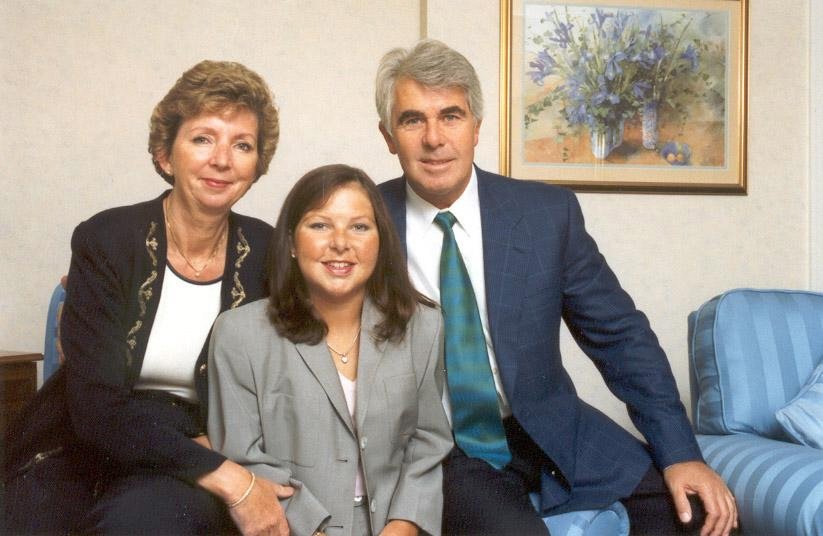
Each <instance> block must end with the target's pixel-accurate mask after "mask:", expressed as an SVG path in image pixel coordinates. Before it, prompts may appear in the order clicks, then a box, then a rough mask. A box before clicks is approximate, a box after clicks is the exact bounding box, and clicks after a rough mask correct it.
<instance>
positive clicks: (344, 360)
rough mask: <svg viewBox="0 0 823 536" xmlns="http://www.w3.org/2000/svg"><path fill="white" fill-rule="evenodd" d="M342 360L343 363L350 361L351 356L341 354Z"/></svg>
mask: <svg viewBox="0 0 823 536" xmlns="http://www.w3.org/2000/svg"><path fill="white" fill-rule="evenodd" d="M340 361H342V362H343V364H344V365H345V364H346V363H348V362H349V356H347V355H343V356H340Z"/></svg>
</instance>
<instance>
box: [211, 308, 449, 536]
mask: <svg viewBox="0 0 823 536" xmlns="http://www.w3.org/2000/svg"><path fill="white" fill-rule="evenodd" d="M267 303H268V302H267V300H259V301H256V302H254V303H251V304H248V305H246V306H243V307H239V308H237V309H234V310H232V311H227V312H226V313H224V314H222V315H220V316H219V317H218V319H217V321H216V322H215V325H214V330H213V334H212V340H211V348H210V352H209V363H210V364H209V407H210V411H209V423H208V427H209V438H210V439H211V442H212V446H213V448H214V449H216V450H218V451H220V452H221V453H223V454H224V455H225V456H227V457H228V458H230V459H232V460H235V461H236V462H238V463H240V464H242V465H244V466H246V467H248V468H249V470H251V471H253V472H254V473H256V474H257V475H258V476H260V477H264V478H267V479H269V480H272V481H274V482H278V483H280V484H287V483H289V484H291V485H292V486H294V487H295V488H296V493H295V494H294V495H293V496H292V497H291V498H290V499H288V500H286V501H283V506H284V507H285V508H286V517H287V519H288V522H289V527H290V529H291V533H292V534H293V535H295V536H301V535H303V534H311V533H312V532H313V531H315V530H317V528H318V527H319V526H320V525H321V524H322V523H323V522H324V521H328V524H327V528H326V532H327V534H329V536H332V535H346V536H348V535H349V534H351V527H352V517H353V510H354V509H353V503H352V501H353V498H354V483H355V477H356V474H357V462H358V459H362V463H363V470H364V473H365V481H366V482H365V484H366V489H367V491H368V497H369V500H370V503H369V509H370V514H371V528H372V533H373V534H378V533H379V532H380V530H382V528H383V527H384V526H385V524H386V523H387V522H388V521H389V520H391V519H406V520H409V521H412V522H414V523H416V524H417V525H418V526H419V527H420V528H421V529H422V530H423V531H425V532H427V533H429V534H439V533H440V521H441V515H442V512H441V511H442V503H443V495H442V471H441V466H440V462H441V461H442V459H443V458H444V457H445V456H446V454H447V453H448V452H449V450H450V449H451V447H452V439H451V437H452V436H451V431H450V429H449V425H448V422H447V420H446V416H445V413H444V411H443V406H442V404H441V397H442V390H443V381H444V379H443V363H442V360H443V330H442V318H441V314H440V311H439V310H437V309H430V308H427V307H424V306H420V307H419V308H418V311H417V313H416V314H415V315H414V316H413V318H412V319H411V321H410V322H409V326H408V328H407V331H406V336H405V337H404V339H403V340H402V341H401V342H399V343H392V342H383V343H376V342H375V339H374V337H373V335H372V328H373V326H374V325H375V324H376V323H377V322H378V321H379V320H380V318H381V317H380V313H379V311H377V309H376V308H375V307H374V306H373V305H372V304H371V303H370V302H369V301H368V300H366V303H365V304H364V306H363V321H362V325H363V333H362V336H361V339H360V357H359V360H360V361H359V364H358V375H357V396H356V404H355V405H356V412H355V422H352V419H351V417H350V415H349V411H348V408H347V406H346V401H345V398H344V395H343V388H342V387H341V385H340V379H339V377H338V375H337V370H336V369H335V367H334V364H333V363H332V361H331V357H330V355H329V352H328V350H327V349H326V346H325V345H324V344H322V343H321V344H318V345H314V346H311V345H307V344H294V343H292V342H290V341H289V340H287V339H285V338H283V337H280V336H279V335H278V334H277V332H276V330H275V329H274V327H273V326H272V325H271V323H270V322H269V319H268V317H267V315H266V306H267Z"/></svg>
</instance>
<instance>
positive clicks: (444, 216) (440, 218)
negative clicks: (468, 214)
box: [434, 211, 457, 232]
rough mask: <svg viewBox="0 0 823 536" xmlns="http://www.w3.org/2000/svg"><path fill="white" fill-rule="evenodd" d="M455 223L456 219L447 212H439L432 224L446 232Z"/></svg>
mask: <svg viewBox="0 0 823 536" xmlns="http://www.w3.org/2000/svg"><path fill="white" fill-rule="evenodd" d="M456 221H457V218H455V217H454V214H452V213H451V212H449V211H446V212H439V213H438V214H437V216H435V217H434V223H436V224H437V225H439V226H440V228H441V229H443V230H444V231H446V232H448V231H449V229H451V228H452V226H454V222H456Z"/></svg>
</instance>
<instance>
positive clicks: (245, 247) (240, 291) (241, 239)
mask: <svg viewBox="0 0 823 536" xmlns="http://www.w3.org/2000/svg"><path fill="white" fill-rule="evenodd" d="M237 240H238V242H237V253H238V254H239V257H237V260H236V261H234V268H235V270H234V277H233V280H234V286H233V287H232V289H231V297H232V299H233V300H234V301H232V302H231V308H232V309H234V308H235V307H237V306H238V305H240V304H241V303H243V300H245V299H246V289H245V288H243V284H242V283H241V282H240V267H241V266H242V265H243V261H245V260H246V257H248V256H249V253H251V246H250V245H249V242H248V240H246V237H245V236H244V235H243V228H242V227H238V228H237Z"/></svg>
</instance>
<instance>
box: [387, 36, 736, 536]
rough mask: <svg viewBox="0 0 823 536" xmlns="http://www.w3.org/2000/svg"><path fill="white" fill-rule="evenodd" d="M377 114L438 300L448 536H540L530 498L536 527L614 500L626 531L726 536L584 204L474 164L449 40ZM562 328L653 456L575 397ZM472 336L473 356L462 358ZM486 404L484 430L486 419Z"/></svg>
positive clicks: (412, 264) (644, 332) (391, 186)
mask: <svg viewBox="0 0 823 536" xmlns="http://www.w3.org/2000/svg"><path fill="white" fill-rule="evenodd" d="M376 104H377V109H378V114H379V115H380V131H381V133H382V134H383V136H384V138H385V140H386V143H387V144H388V148H389V151H390V152H391V153H392V154H396V155H397V156H398V158H399V160H400V165H401V167H402V168H403V177H401V178H398V179H395V180H392V181H388V182H386V183H383V184H381V185H380V187H381V191H382V193H383V196H384V198H385V199H386V202H387V204H388V206H389V210H390V211H391V212H392V215H393V217H394V219H395V223H396V224H397V228H398V232H399V234H400V237H401V239H402V240H404V242H405V244H406V250H407V255H408V266H409V271H410V273H411V276H412V280H413V282H414V283H415V285H416V286H417V287H418V289H419V290H420V291H421V292H423V293H424V294H427V295H428V296H430V297H432V298H433V299H439V300H440V301H441V305H442V307H443V314H444V318H445V323H446V330H445V331H446V369H447V392H446V393H445V394H444V405H445V406H446V410H447V414H449V415H450V416H451V423H452V428H453V431H454V434H455V442H456V446H455V449H454V450H453V451H452V453H451V454H450V455H449V457H448V458H447V459H446V461H445V462H444V492H445V505H444V521H443V523H444V525H443V530H444V533H446V534H494V535H499V534H540V533H542V534H546V532H547V530H546V528H545V526H544V525H543V523H542V521H541V519H540V515H539V514H538V513H537V512H536V511H535V509H534V508H533V507H532V505H531V503H530V502H529V498H528V494H529V492H532V491H537V492H539V496H540V513H541V514H542V515H547V514H556V513H562V512H567V511H573V510H583V509H589V508H598V507H605V506H607V505H609V504H611V503H612V502H614V501H616V500H621V501H622V502H623V503H624V505H625V506H626V507H627V510H628V512H629V517H630V520H631V524H632V533H633V534H654V535H661V534H670V533H673V532H675V531H679V530H681V529H682V528H683V525H682V524H681V523H686V524H687V528H691V529H692V530H693V531H694V532H695V533H697V532H700V533H701V534H703V535H704V536H705V535H708V534H712V535H720V534H728V533H729V532H730V531H731V530H732V528H733V527H736V525H737V513H736V507H735V504H734V498H733V497H732V495H731V493H730V492H729V490H728V488H727V487H726V486H725V484H724V483H723V481H722V480H721V479H720V477H719V476H718V475H717V474H716V473H714V472H713V471H712V470H711V469H710V468H709V467H708V466H707V465H706V464H705V463H704V462H703V460H702V457H701V454H700V450H699V448H698V446H697V443H696V441H695V438H694V435H693V433H692V431H691V428H690V425H689V422H688V420H687V417H686V414H685V410H684V408H683V406H682V404H681V403H680V400H679V395H678V393H677V387H676V384H675V382H674V378H673V376H672V373H671V369H670V368H669V365H668V361H667V359H666V356H665V354H664V353H663V350H662V349H661V348H660V346H659V344H658V342H657V339H656V337H655V335H654V333H653V332H652V331H651V328H650V327H649V323H648V321H647V319H646V317H645V316H644V315H643V314H642V313H641V312H639V311H637V310H636V309H635V307H634V304H633V302H632V300H631V299H630V298H629V296H628V295H627V294H626V293H625V291H623V290H622V289H621V287H620V285H619V283H618V281H617V279H616V277H615V276H614V274H613V273H612V272H611V270H610V269H609V267H608V266H607V264H606V262H605V260H604V259H603V257H602V256H601V255H600V253H599V252H598V250H597V246H596V244H595V243H594V241H593V239H592V238H591V237H590V236H589V235H588V234H587V233H586V230H585V227H584V224H583V217H582V214H581V211H580V207H579V205H578V203H577V200H576V198H575V196H574V195H573V194H572V193H571V192H569V191H567V190H565V189H562V188H558V187H554V186H550V185H546V184H541V183H536V182H527V181H517V180H513V179H510V178H506V177H501V176H499V175H494V174H492V173H488V172H485V171H483V170H481V169H479V168H476V167H474V166H473V158H474V147H475V146H476V144H477V141H478V136H479V132H480V124H481V120H482V112H483V110H482V106H483V104H482V95H481V92H480V84H479V81H478V79H477V75H476V73H475V71H474V68H473V67H472V66H471V64H470V63H469V62H468V61H467V60H466V59H465V58H464V57H463V56H462V55H461V54H459V53H458V52H456V51H454V50H452V49H450V48H449V47H447V46H446V45H444V44H443V43H440V42H438V41H432V40H424V41H421V42H420V43H418V44H417V46H415V47H414V48H413V49H411V50H403V49H395V50H392V51H390V52H389V53H388V54H386V56H384V58H383V59H382V61H381V64H380V67H379V69H378V74H377V91H376ZM455 243H456V244H455ZM441 244H442V249H441V248H438V247H437V246H438V245H441ZM438 249H441V253H440V254H439V255H438V253H437V251H438ZM442 277H447V278H448V279H443V280H442V281H441V278H442ZM461 278H462V279H461ZM456 281H462V283H461V284H455V282H456ZM461 285H462V286H463V287H468V289H466V288H463V289H462V294H460V292H461V291H460V290H456V289H457V288H459V287H460V286H461ZM472 291H473V296H472ZM466 296H468V298H466ZM466 302H471V304H470V307H466V306H465V303H466ZM455 311H456V312H458V313H460V314H456V313H455ZM473 318H476V321H473V320H472V319H473ZM561 318H562V319H563V320H564V321H565V322H566V324H567V325H568V327H569V330H570V331H571V333H572V335H573V336H574V338H575V340H576V341H577V343H578V344H579V345H580V347H581V348H582V349H583V350H584V351H585V352H586V354H587V355H588V356H589V357H590V358H591V359H592V360H593V361H594V362H595V364H596V365H597V367H598V369H599V370H600V372H601V374H602V375H603V377H604V379H605V381H606V382H607V384H608V385H609V387H610V389H611V390H612V391H613V392H614V393H615V394H617V396H618V397H620V399H621V400H623V401H624V402H625V403H626V404H627V407H628V410H629V414H630V416H631V418H632V420H633V422H634V423H635V425H636V426H637V428H638V429H639V430H640V432H641V433H642V434H643V435H644V437H645V438H646V440H647V442H648V445H644V444H642V443H641V442H639V441H638V440H636V439H635V438H634V437H633V436H632V435H631V434H629V433H628V432H626V431H625V430H623V429H622V428H620V427H619V426H618V425H617V424H615V423H614V422H613V421H611V420H609V419H608V418H607V417H606V416H605V415H603V414H602V413H600V412H599V411H597V410H596V409H594V408H592V407H591V406H589V405H587V404H586V403H584V402H583V401H582V400H580V399H579V398H578V397H577V396H576V393H575V390H574V386H573V385H572V383H571V380H570V378H569V376H568V374H567V373H566V371H565V370H564V368H563V365H562V362H561V357H560V350H559V327H560V319H561ZM473 323H474V324H476V325H473ZM480 324H482V326H481V325H480ZM454 326H457V327H454ZM458 331H459V332H460V334H459V335H455V333H457V332H458ZM475 332H476V333H478V334H479V335H477V336H474V335H466V333H475ZM478 336H479V337H480V340H481V341H482V342H481V344H480V349H479V350H478V351H474V350H472V351H466V350H465V347H466V345H467V344H468V345H469V346H471V343H470V342H467V340H468V338H470V337H475V338H477V337H478ZM455 337H457V338H455ZM460 337H463V338H462V339H461V338H460ZM450 340H452V341H453V342H451V343H450ZM478 353H480V354H482V357H481V358H479V359H478V360H475V357H473V354H478ZM455 356H457V357H455ZM470 359H471V360H472V363H473V364H472V365H471V366H470V367H465V366H461V363H463V362H465V361H468V360H470ZM483 367H485V371H482V370H481V368H483ZM467 368H471V370H469V371H466V369H467ZM484 375H485V377H487V378H488V377H489V376H490V377H491V378H490V379H488V380H486V379H483V378H482V377H483V376H484ZM465 378H471V379H470V380H469V381H467V380H466V379H465ZM483 383H485V384H486V385H487V386H488V387H489V389H491V391H492V394H491V395H490V396H489V395H488V394H486V392H485V391H486V390H488V389H486V388H480V387H477V386H478V385H479V384H483ZM467 384H471V385H470V386H468V387H467ZM489 398H491V399H492V400H491V404H493V409H492V411H491V413H493V415H491V417H490V416H489V415H488V412H486V414H482V411H480V410H477V408H478V407H480V406H481V405H488V403H489V402H488V400H489ZM495 420H496V421H497V422H496V423H495V422H494V421H495ZM501 420H502V422H501ZM501 425H502V426H501ZM481 434H482V437H481ZM690 496H692V497H693V498H694V497H699V499H700V501H697V500H692V501H691V502H690V500H689V498H688V497H690ZM701 503H702V507H703V508H702V509H701V508H700V506H701ZM703 510H705V512H704V511H703ZM704 516H705V522H703V521H704V519H703V518H704ZM701 527H702V532H701Z"/></svg>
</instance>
